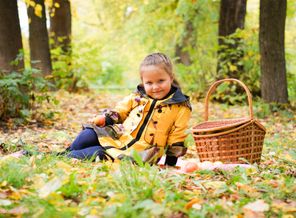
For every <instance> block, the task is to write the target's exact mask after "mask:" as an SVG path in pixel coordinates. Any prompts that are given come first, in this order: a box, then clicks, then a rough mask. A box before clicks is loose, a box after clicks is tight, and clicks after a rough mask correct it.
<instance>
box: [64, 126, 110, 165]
mask: <svg viewBox="0 0 296 218" xmlns="http://www.w3.org/2000/svg"><path fill="white" fill-rule="evenodd" d="M68 151H69V153H68V157H72V158H77V159H92V158H93V159H95V158H96V157H97V156H99V158H100V160H106V159H107V158H106V153H105V150H104V148H103V147H102V146H101V145H100V143H99V141H98V137H97V134H96V133H95V131H94V130H93V129H84V130H82V131H81V132H80V133H79V135H78V136H77V137H76V139H75V140H74V142H73V143H72V145H71V146H70V148H69V149H68Z"/></svg>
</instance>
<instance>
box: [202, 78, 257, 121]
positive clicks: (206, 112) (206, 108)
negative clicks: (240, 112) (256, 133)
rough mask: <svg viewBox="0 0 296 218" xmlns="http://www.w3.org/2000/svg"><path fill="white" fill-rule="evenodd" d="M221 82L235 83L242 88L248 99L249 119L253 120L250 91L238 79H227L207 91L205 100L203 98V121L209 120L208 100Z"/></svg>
mask: <svg viewBox="0 0 296 218" xmlns="http://www.w3.org/2000/svg"><path fill="white" fill-rule="evenodd" d="M223 82H237V83H239V84H240V85H241V86H242V87H243V88H244V90H245V92H246V93H247V97H248V104H249V114H250V118H251V119H254V114H253V108H252V95H251V92H250V90H249V89H248V87H247V86H246V85H245V84H244V83H243V82H242V81H240V80H238V79H232V78H228V79H222V80H218V81H216V82H214V83H213V84H212V85H211V86H210V88H209V91H208V93H207V95H206V98H205V117H204V118H205V121H207V120H208V118H209V98H210V96H211V94H212V93H213V91H215V90H216V88H217V87H218V86H219V85H220V84H221V83H223Z"/></svg>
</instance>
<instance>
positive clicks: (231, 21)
mask: <svg viewBox="0 0 296 218" xmlns="http://www.w3.org/2000/svg"><path fill="white" fill-rule="evenodd" d="M246 5H247V0H235V1H234V0H221V2H220V17H219V39H218V44H219V50H218V64H217V72H218V74H221V73H222V74H226V75H227V76H228V77H235V78H238V73H239V72H242V71H243V66H242V65H241V64H239V62H240V59H241V58H242V57H243V55H244V54H243V51H242V50H238V48H239V46H240V44H241V43H242V41H241V39H240V38H238V37H235V38H231V40H230V42H229V40H227V37H229V36H230V35H231V34H233V33H235V31H236V30H237V29H238V28H239V29H244V25H245V16H246ZM229 64H231V66H233V67H231V68H230V67H229Z"/></svg>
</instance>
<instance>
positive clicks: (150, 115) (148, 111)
mask: <svg viewBox="0 0 296 218" xmlns="http://www.w3.org/2000/svg"><path fill="white" fill-rule="evenodd" d="M174 89H175V90H176V91H175V92H174V93H173V94H171V95H170V96H168V97H167V98H165V99H163V100H155V99H152V98H149V97H148V96H147V95H146V94H145V91H144V89H143V88H142V87H141V86H138V89H137V91H136V92H135V93H132V94H130V95H129V96H127V97H126V98H124V99H123V100H122V101H121V102H119V103H118V104H117V106H116V107H115V109H112V110H109V111H106V112H105V116H107V117H109V118H111V120H112V122H113V123H114V125H109V126H106V127H104V128H99V127H96V126H87V127H91V128H93V129H94V130H95V132H96V133H97V135H98V139H99V142H100V144H101V145H102V146H103V147H104V148H105V149H106V153H107V155H108V156H109V157H110V158H111V159H122V158H124V157H130V158H132V156H133V154H132V152H133V151H134V150H135V151H137V152H138V154H139V155H140V156H141V157H142V160H143V161H144V162H149V163H156V162H157V161H158V160H159V159H160V158H161V156H162V155H163V154H164V153H166V154H167V155H170V156H175V157H180V156H182V155H184V154H185V153H186V147H184V140H185V138H186V136H187V134H186V130H187V128H188V122H189V119H190V115H191V106H190V103H189V98H188V97H187V96H185V95H183V94H182V92H181V91H180V89H177V88H174Z"/></svg>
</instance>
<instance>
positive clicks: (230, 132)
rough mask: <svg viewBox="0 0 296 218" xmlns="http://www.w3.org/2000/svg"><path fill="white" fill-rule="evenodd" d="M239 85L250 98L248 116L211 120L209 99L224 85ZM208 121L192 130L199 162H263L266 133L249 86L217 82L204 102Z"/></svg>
mask: <svg viewBox="0 0 296 218" xmlns="http://www.w3.org/2000/svg"><path fill="white" fill-rule="evenodd" d="M227 81H230V82H237V83H239V84H240V85H241V86H242V87H243V88H244V90H245V92H246V94H247V97H248V104H249V115H250V117H247V118H239V119H224V120H216V121H208V105H209V97H210V95H211V94H212V92H213V91H214V90H215V89H216V88H217V86H218V85H220V84H221V83H223V82H227ZM204 118H205V122H202V123H199V124H197V125H196V126H194V127H193V128H192V133H193V137H194V140H195V144H196V148H197V153H198V156H199V159H200V161H211V162H214V161H221V162H223V163H246V160H247V162H249V163H255V162H257V163H260V158H261V153H262V147H263V141H264V136H265V133H266V130H265V128H264V126H262V125H261V124H260V123H259V121H258V120H255V119H254V115H253V109H252V96H251V93H250V91H249V89H248V88H247V86H246V85H245V84H244V83H242V82H241V81H239V80H237V79H223V80H219V81H216V82H215V83H214V84H213V85H212V86H211V87H210V89H209V91H208V93H207V95H206V99H205V117H204Z"/></svg>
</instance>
